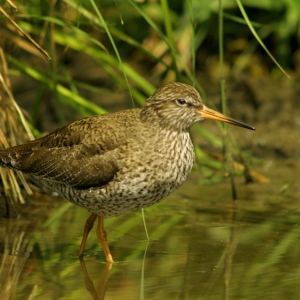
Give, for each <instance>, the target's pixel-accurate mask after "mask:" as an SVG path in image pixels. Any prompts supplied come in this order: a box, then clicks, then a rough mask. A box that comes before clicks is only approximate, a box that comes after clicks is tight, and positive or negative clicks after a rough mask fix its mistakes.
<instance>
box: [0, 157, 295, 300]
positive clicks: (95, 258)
mask: <svg viewBox="0 0 300 300" xmlns="http://www.w3.org/2000/svg"><path fill="white" fill-rule="evenodd" d="M297 170H298V171H299V164H298V163H295V162H293V163H290V162H287V161H283V162H277V163H275V162H267V163H265V164H264V166H262V167H261V169H260V172H261V173H262V174H264V175H270V174H272V175H271V176H272V177H271V178H270V179H271V182H270V183H269V184H258V183H253V184H249V185H244V184H243V182H242V181H243V180H242V178H240V179H237V182H236V184H237V191H238V196H239V200H238V201H237V202H235V203H234V202H233V201H232V200H231V191H230V186H229V183H228V182H222V183H218V184H214V185H205V186H203V185H198V174H197V173H196V172H194V173H193V174H192V175H191V176H190V178H189V180H188V181H187V182H186V183H185V184H184V186H183V187H182V188H181V189H179V190H178V191H177V192H176V193H174V194H173V195H171V196H169V197H168V198H167V199H166V200H164V201H163V202H161V203H159V204H157V205H154V206H152V207H150V208H147V209H146V210H145V215H146V223H147V228H148V232H149V236H150V241H148V240H147V238H146V234H145V230H144V226H143V222H142V216H141V213H140V212H134V213H130V214H127V215H123V216H120V217H117V218H110V219H107V220H106V221H105V226H106V230H107V232H108V240H109V245H110V247H111V252H112V254H113V257H114V259H115V261H117V263H115V264H114V265H113V266H112V267H111V268H109V266H106V264H105V263H104V256H103V252H102V250H101V248H100V245H99V244H98V241H97V238H96V235H95V233H94V230H93V231H92V232H91V234H90V236H89V238H88V241H87V245H86V250H85V258H84V262H80V261H79V260H78V259H77V257H76V255H75V254H76V252H77V251H78V248H79V244H80V240H81V234H82V230H83V225H84V221H85V219H86V218H87V217H88V213H87V212H86V211H85V210H84V209H82V208H80V207H76V206H74V205H71V204H69V203H68V202H65V201H61V200H59V199H53V200H51V199H50V201H53V202H55V203H56V205H57V203H59V205H58V207H56V208H55V209H50V210H49V213H48V214H47V215H46V217H40V218H39V216H36V217H35V218H30V219H27V220H26V219H10V220H8V219H4V218H2V219H0V235H1V241H3V243H2V244H1V245H2V247H1V267H0V279H1V280H0V286H1V289H0V292H1V294H0V299H22V300H23V299H165V300H167V299H300V285H299V279H300V268H299V267H300V264H299V249H300V214H299V212H300V210H299V199H300V198H299V194H300V188H299V187H298V185H297V178H296V176H295V174H297Z"/></svg>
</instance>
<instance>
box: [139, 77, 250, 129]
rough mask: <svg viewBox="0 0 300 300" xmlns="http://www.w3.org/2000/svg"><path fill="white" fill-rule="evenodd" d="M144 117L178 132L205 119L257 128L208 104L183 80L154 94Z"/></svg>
mask: <svg viewBox="0 0 300 300" xmlns="http://www.w3.org/2000/svg"><path fill="white" fill-rule="evenodd" d="M141 118H142V120H147V121H149V122H153V123H154V122H155V123H157V122H158V123H159V124H160V125H161V126H163V127H165V128H170V129H173V130H178V131H187V130H188V129H189V128H190V127H191V126H192V125H193V124H194V123H196V122H199V121H202V120H204V119H212V120H217V121H221V122H225V123H229V124H233V125H236V126H240V127H244V128H248V129H252V130H255V128H254V127H251V126H249V125H247V124H244V123H242V122H239V121H236V120H234V119H232V118H229V117H227V116H225V115H223V114H221V113H219V112H217V111H214V110H212V109H210V108H208V107H206V106H205V105H204V104H203V102H202V99H201V97H200V95H199V93H198V92H197V91H196V90H195V89H194V88H193V87H192V86H190V85H188V84H185V83H181V82H173V83H170V84H167V85H165V86H163V87H161V88H159V89H158V90H157V91H156V92H155V93H154V94H153V95H152V96H150V97H149V98H148V99H147V101H146V102H145V104H144V107H143V108H142V111H141Z"/></svg>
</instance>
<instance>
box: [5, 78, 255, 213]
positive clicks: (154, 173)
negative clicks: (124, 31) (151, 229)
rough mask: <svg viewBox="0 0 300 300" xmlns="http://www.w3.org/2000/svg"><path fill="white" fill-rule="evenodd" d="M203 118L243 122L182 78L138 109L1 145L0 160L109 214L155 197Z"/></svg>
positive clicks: (179, 165)
mask: <svg viewBox="0 0 300 300" xmlns="http://www.w3.org/2000/svg"><path fill="white" fill-rule="evenodd" d="M204 118H210V119H217V120H220V121H223V122H228V123H232V124H235V125H239V126H242V127H246V128H250V129H251V127H249V126H248V125H245V124H242V123H240V122H237V121H235V120H233V119H230V118H228V117H225V116H224V115H221V114H219V113H217V112H214V111H212V110H210V109H208V108H207V107H206V106H204V105H203V103H202V101H201V98H200V96H199V93H198V92H197V91H196V90H195V89H194V88H192V87H191V86H189V85H186V84H183V83H171V84H168V85H166V86H164V87H162V88H160V89H158V90H157V91H156V92H155V93H154V94H153V95H152V96H151V97H150V98H149V99H148V100H147V101H146V103H145V105H144V106H143V107H142V108H141V109H129V110H124V111H120V112H117V113H111V114H105V115H100V116H94V117H89V118H86V119H82V120H79V121H76V122H74V123H71V124H69V125H66V126H64V127H62V128H59V129H57V130H55V131H54V132H52V133H50V134H48V135H46V136H45V137H43V138H40V139H37V140H34V141H31V142H29V143H26V144H23V145H20V146H16V147H12V148H9V149H5V150H0V164H1V165H2V166H4V167H9V168H13V169H17V170H20V171H22V172H24V173H31V174H33V175H35V176H36V177H37V178H39V179H40V180H41V181H42V182H44V183H45V184H46V185H47V186H49V187H50V188H52V189H54V190H56V191H58V192H61V193H62V194H63V195H64V196H65V197H66V198H67V199H68V200H70V201H71V202H73V203H75V204H77V205H79V206H82V207H84V208H86V209H87V210H88V211H90V212H92V213H93V214H97V215H100V216H105V217H106V216H116V215H120V214H123V213H125V212H128V211H132V210H137V209H140V208H142V207H147V206H149V205H152V204H154V203H157V202H159V201H160V200H162V199H163V198H165V197H166V196H167V195H169V194H170V193H171V192H173V191H174V190H175V189H177V188H178V187H179V186H180V185H181V184H182V183H183V182H184V181H185V179H186V178H187V176H188V174H189V173H190V171H191V169H192V167H193V162H194V151H193V145H192V142H191V139H190V135H189V128H190V127H191V125H193V124H194V123H196V122H198V121H201V120H203V119H204Z"/></svg>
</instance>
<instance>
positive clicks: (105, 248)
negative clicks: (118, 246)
mask: <svg viewBox="0 0 300 300" xmlns="http://www.w3.org/2000/svg"><path fill="white" fill-rule="evenodd" d="M103 221H104V217H103V216H98V226H97V230H96V233H97V236H98V240H99V242H100V244H101V246H102V248H103V252H104V255H105V257H106V261H107V262H108V263H113V262H114V260H113V258H112V256H111V253H110V250H109V247H108V244H107V239H106V236H107V234H106V232H105V230H104V225H103Z"/></svg>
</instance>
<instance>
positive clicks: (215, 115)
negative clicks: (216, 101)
mask: <svg viewBox="0 0 300 300" xmlns="http://www.w3.org/2000/svg"><path fill="white" fill-rule="evenodd" d="M199 112H200V114H201V115H202V116H203V118H204V119H211V120H216V121H221V122H225V123H229V124H232V125H236V126H240V127H244V128H247V129H251V130H255V127H252V126H250V125H247V124H245V123H242V122H240V121H237V120H235V119H232V118H229V117H227V116H225V115H223V114H221V113H219V112H217V111H215V110H213V109H210V108H208V107H206V106H205V105H204V106H203V109H201V110H200V111H199Z"/></svg>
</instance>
